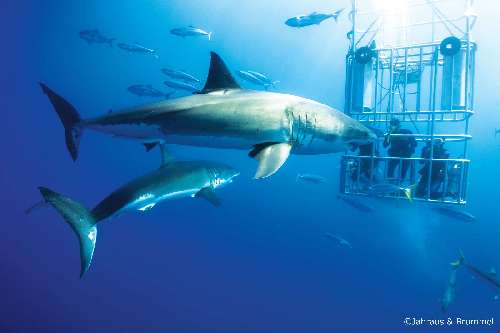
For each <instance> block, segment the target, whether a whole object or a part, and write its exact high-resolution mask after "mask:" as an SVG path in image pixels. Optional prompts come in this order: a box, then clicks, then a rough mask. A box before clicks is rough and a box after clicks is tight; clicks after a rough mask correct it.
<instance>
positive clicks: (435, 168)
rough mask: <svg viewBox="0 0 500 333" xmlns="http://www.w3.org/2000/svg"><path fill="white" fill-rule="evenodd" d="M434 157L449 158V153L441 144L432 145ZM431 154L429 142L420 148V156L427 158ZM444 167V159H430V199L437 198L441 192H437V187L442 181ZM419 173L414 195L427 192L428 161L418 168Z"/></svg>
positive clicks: (422, 194)
mask: <svg viewBox="0 0 500 333" xmlns="http://www.w3.org/2000/svg"><path fill="white" fill-rule="evenodd" d="M433 155H434V157H433V158H434V159H446V158H449V156H450V154H449V153H448V151H447V150H446V149H445V148H444V147H443V146H442V145H437V144H435V145H434V153H433ZM430 156H431V147H430V144H427V145H426V146H425V147H424V148H423V149H422V154H421V157H422V158H425V159H429V158H430ZM445 169H446V161H432V171H431V193H430V197H431V199H437V198H439V197H440V196H441V195H442V193H441V192H439V188H440V187H441V184H442V183H443V181H444V175H445ZM419 173H420V175H421V177H420V180H419V182H418V186H417V191H416V196H418V197H424V196H425V195H426V193H427V185H428V182H429V161H425V162H424V166H423V167H422V168H421V169H420V170H419Z"/></svg>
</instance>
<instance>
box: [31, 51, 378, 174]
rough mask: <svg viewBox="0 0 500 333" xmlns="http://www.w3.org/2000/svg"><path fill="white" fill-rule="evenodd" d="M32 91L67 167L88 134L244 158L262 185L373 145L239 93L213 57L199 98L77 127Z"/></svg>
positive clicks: (67, 109)
mask: <svg viewBox="0 0 500 333" xmlns="http://www.w3.org/2000/svg"><path fill="white" fill-rule="evenodd" d="M40 85H41V87H42V89H43V91H44V93H45V94H47V96H48V97H49V99H50V101H51V103H52V104H53V106H54V108H55V110H56V112H57V114H58V115H59V118H60V120H61V121H62V123H63V125H64V128H65V134H66V145H67V148H68V150H69V152H70V154H71V156H72V158H73V160H76V159H77V157H78V147H79V142H80V138H81V135H82V132H83V131H84V130H86V129H89V130H95V131H99V132H104V133H108V134H111V135H113V136H117V137H124V138H131V139H136V140H139V141H140V142H142V143H144V144H146V147H147V148H151V147H153V146H154V145H155V144H157V143H161V144H163V143H166V144H180V145H191V146H202V147H213V148H234V149H243V150H247V151H248V152H249V153H248V154H249V156H250V157H252V158H254V159H256V160H257V161H258V167H257V172H256V173H255V178H265V177H268V176H271V175H272V174H274V173H275V172H276V171H278V170H279V168H280V167H281V166H282V165H283V164H284V163H285V161H286V160H287V158H288V156H289V154H290V153H294V154H328V153H335V152H341V151H344V150H345V149H347V148H351V147H352V146H353V145H358V144H365V143H368V142H371V141H373V140H375V139H376V135H375V134H374V133H373V132H372V131H371V130H370V129H368V128H366V127H365V126H363V125H362V124H361V123H359V122H357V121H356V120H354V119H352V118H350V117H348V116H347V115H345V114H344V113H342V112H340V111H338V110H335V109H333V108H331V107H329V106H327V105H324V104H321V103H318V102H315V101H312V100H309V99H305V98H302V97H298V96H294V95H288V94H281V93H274V92H267V91H252V90H244V89H241V87H240V86H239V85H238V83H237V82H236V80H235V79H234V78H233V76H232V75H231V72H230V71H229V69H228V68H227V66H226V65H225V63H224V62H223V60H222V59H221V58H220V57H219V56H218V55H217V54H216V53H214V52H212V53H211V61H210V69H209V73H208V78H207V81H206V84H205V87H204V88H203V90H201V91H200V92H198V93H195V94H193V95H191V96H187V97H182V98H177V99H172V100H165V101H161V102H158V103H153V104H147V105H142V106H138V107H133V108H130V109H126V110H123V111H119V112H112V113H107V114H105V115H103V116H100V117H97V118H92V119H82V118H81V117H80V115H79V113H78V112H77V110H76V109H75V108H74V107H73V106H72V105H71V104H70V103H69V102H68V101H66V100H65V99H64V98H62V97H61V96H59V95H58V94H57V93H56V92H54V91H53V90H51V89H50V88H49V87H47V86H46V85H45V84H43V83H40Z"/></svg>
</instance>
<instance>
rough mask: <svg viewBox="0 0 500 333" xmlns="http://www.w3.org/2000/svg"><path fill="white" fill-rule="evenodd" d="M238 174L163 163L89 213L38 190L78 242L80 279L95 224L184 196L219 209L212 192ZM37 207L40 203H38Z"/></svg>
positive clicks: (213, 166) (203, 164)
mask: <svg viewBox="0 0 500 333" xmlns="http://www.w3.org/2000/svg"><path fill="white" fill-rule="evenodd" d="M238 175H239V172H238V171H237V170H235V169H234V168H232V167H230V166H228V165H225V164H222V163H215V162H208V161H179V162H172V161H170V162H169V161H165V162H164V164H163V165H162V166H161V167H160V168H159V169H157V170H153V171H151V172H149V173H147V174H145V175H143V176H141V177H138V178H135V179H134V180H132V181H130V182H128V183H126V184H125V185H123V186H121V187H119V188H117V189H116V190H114V191H113V192H112V193H110V194H109V195H108V196H106V197H105V198H104V199H103V200H101V202H99V203H98V204H97V205H96V206H95V207H94V208H93V209H92V210H89V209H87V208H86V207H85V206H83V205H82V204H81V203H79V202H77V201H75V200H73V199H71V198H69V197H66V196H64V195H62V194H59V193H57V192H55V191H53V190H51V189H49V188H46V187H39V190H40V193H41V194H42V197H43V199H44V202H45V203H47V204H49V205H51V206H52V207H54V208H55V209H56V210H57V211H58V212H59V214H61V216H62V217H63V218H64V220H65V221H66V222H67V223H68V224H69V225H70V226H71V228H72V229H73V231H74V232H75V233H76V235H77V237H78V240H79V242H80V262H81V270H80V277H82V276H83V274H85V272H87V270H88V269H89V267H90V264H91V262H92V257H93V255H94V249H95V244H96V240H97V224H98V223H99V222H101V221H104V220H107V219H109V218H111V217H113V216H116V215H118V214H121V213H124V212H127V211H142V212H144V211H147V210H150V209H152V208H153V207H154V206H155V205H157V204H158V203H160V202H162V201H166V200H173V199H179V198H186V197H196V198H202V199H205V200H208V202H210V203H211V204H213V205H215V206H218V205H219V204H220V201H219V199H218V198H217V196H216V195H215V192H214V190H215V189H218V188H220V187H223V186H225V185H227V184H230V183H231V182H232V181H233V179H234V178H235V177H236V176H238ZM37 205H40V204H37Z"/></svg>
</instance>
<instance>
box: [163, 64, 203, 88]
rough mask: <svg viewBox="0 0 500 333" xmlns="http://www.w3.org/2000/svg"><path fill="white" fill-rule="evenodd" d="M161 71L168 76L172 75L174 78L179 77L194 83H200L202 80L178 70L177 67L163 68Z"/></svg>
mask: <svg viewBox="0 0 500 333" xmlns="http://www.w3.org/2000/svg"><path fill="white" fill-rule="evenodd" d="M161 72H162V73H163V74H165V75H166V76H170V77H171V78H173V79H178V80H182V81H186V82H191V83H194V84H197V83H200V80H199V79H197V78H195V77H194V76H192V75H191V74H188V73H186V72H183V71H178V70H175V69H169V68H162V70H161Z"/></svg>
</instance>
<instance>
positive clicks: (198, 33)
mask: <svg viewBox="0 0 500 333" xmlns="http://www.w3.org/2000/svg"><path fill="white" fill-rule="evenodd" d="M170 33H171V34H172V35H175V36H179V37H182V38H185V37H204V36H207V38H208V40H212V33H211V32H208V31H205V30H203V29H201V28H197V27H195V26H192V25H189V26H187V27H179V28H173V29H171V30H170Z"/></svg>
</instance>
